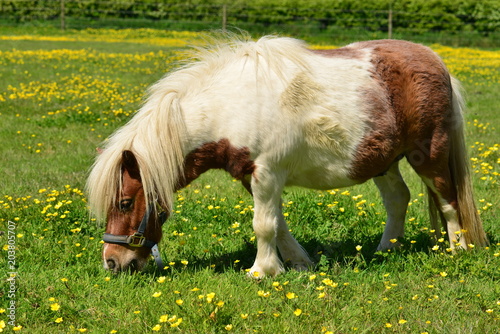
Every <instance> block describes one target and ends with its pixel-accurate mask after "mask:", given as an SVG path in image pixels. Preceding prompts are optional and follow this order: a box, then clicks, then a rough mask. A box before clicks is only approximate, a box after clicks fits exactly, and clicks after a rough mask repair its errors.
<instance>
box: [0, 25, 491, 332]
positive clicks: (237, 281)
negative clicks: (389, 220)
mask: <svg viewBox="0 0 500 334" xmlns="http://www.w3.org/2000/svg"><path fill="white" fill-rule="evenodd" d="M201 42H202V37H201V35H200V34H196V33H188V32H168V31H167V32H166V31H154V30H147V29H143V30H124V31H115V30H85V31H79V32H76V31H67V32H59V31H56V30H50V29H44V30H33V31H27V30H26V29H23V30H16V29H15V28H0V140H1V145H0V156H1V157H2V162H0V166H1V172H2V176H1V177H0V196H1V197H0V246H1V247H2V249H1V250H0V252H1V254H2V256H1V257H0V267H1V268H2V269H1V271H0V273H1V275H2V289H1V291H0V332H1V331H4V332H11V331H19V332H26V333H78V332H80V333H84V332H88V333H150V332H160V333H161V332H181V333H226V332H234V333H498V328H500V321H499V319H500V224H498V222H499V214H500V211H499V209H498V207H499V200H500V192H499V184H500V178H499V172H500V155H499V149H500V137H499V129H500V113H499V112H498V111H499V110H498V92H499V91H500V51H484V50H477V49H466V48H462V49H458V48H449V47H445V46H441V45H433V46H432V47H433V48H434V50H436V51H437V52H438V53H439V54H440V55H441V56H442V57H443V58H444V60H445V62H446V63H447V65H448V66H449V68H450V70H451V72H452V73H453V74H454V75H455V76H457V77H458V78H459V79H460V80H462V82H463V84H464V87H465V89H466V91H467V97H468V109H469V111H468V113H467V116H466V118H467V121H468V125H467V129H466V131H467V137H468V144H469V148H470V156H471V164H472V167H473V172H474V175H473V182H474V187H475V190H476V201H477V205H478V208H479V211H480V214H481V217H482V219H483V221H484V225H485V229H486V231H487V233H488V236H489V238H490V241H491V245H490V247H487V248H486V249H476V248H475V249H472V250H471V251H470V252H460V253H458V254H451V253H450V252H449V251H448V245H446V242H443V241H442V240H441V239H439V240H433V237H432V235H433V233H432V231H430V227H429V224H428V217H427V212H426V203H425V197H424V196H423V192H424V188H423V186H422V185H421V184H420V182H419V180H418V178H417V177H416V176H415V175H414V174H413V173H412V172H411V171H410V169H409V168H408V166H406V165H404V166H403V175H405V179H406V180H407V182H408V184H409V187H410V190H411V191H412V201H411V202H410V203H409V206H408V216H407V220H408V221H407V224H406V226H407V234H406V237H405V240H403V246H402V248H401V249H398V250H396V251H392V252H388V253H376V252H375V248H376V245H377V244H378V241H379V239H380V236H381V233H382V231H383V225H384V222H385V219H386V218H385V211H384V209H383V206H382V204H381V200H380V198H379V196H378V193H377V191H376V188H375V187H374V185H373V184H372V183H371V182H368V183H366V184H363V185H361V186H358V187H354V188H348V189H334V190H331V191H310V190H305V189H298V188H292V189H288V190H287V191H286V193H285V194H284V196H283V197H284V212H285V215H286V219H287V222H288V223H289V226H290V229H291V230H292V233H293V234H294V235H295V236H296V238H297V239H298V240H299V242H301V244H302V245H303V246H304V247H305V249H306V250H307V251H308V253H309V254H310V255H311V257H312V258H313V259H314V260H315V262H316V263H317V267H316V268H315V269H314V270H312V271H310V272H295V271H288V272H286V273H285V274H282V275H279V276H277V277H274V278H266V279H263V280H252V279H249V278H247V277H246V276H245V269H247V268H249V267H250V266H251V265H252V263H253V259H254V256H255V251H256V250H255V240H254V236H253V231H252V228H251V219H252V204H253V203H252V200H251V197H250V196H249V195H247V194H246V193H245V191H244V190H243V187H241V185H240V184H238V183H237V182H235V181H234V180H232V179H231V178H230V177H229V176H227V175H226V174H223V173H222V172H218V171H214V172H209V173H207V174H205V175H203V176H202V177H201V178H200V179H198V180H197V181H196V182H194V183H193V184H192V185H190V186H189V187H187V188H185V189H183V190H182V191H179V193H178V194H177V202H176V204H175V209H176V212H175V214H174V215H173V217H172V218H171V219H170V220H169V221H168V222H167V223H166V224H165V226H164V229H163V230H164V239H163V241H162V243H161V245H160V248H161V252H162V255H163V258H164V259H165V260H166V262H167V263H168V267H167V268H166V269H165V270H163V271H161V272H159V271H157V270H156V269H155V268H154V266H153V263H151V265H150V266H149V267H148V268H147V270H146V271H145V272H144V273H141V274H135V275H128V274H120V275H111V274H110V273H109V272H105V271H104V270H103V269H102V264H101V258H100V256H101V254H100V253H101V248H102V247H101V241H100V237H101V235H102V232H103V226H102V224H101V225H99V224H98V223H97V222H95V221H94V220H93V219H92V218H90V216H89V213H88V210H87V204H86V199H85V194H84V192H83V188H84V184H85V180H86V175H87V172H88V169H89V167H90V166H91V164H92V161H93V158H94V156H95V154H96V153H95V148H96V147H98V146H99V145H100V143H102V141H104V140H105V138H106V137H107V136H108V135H109V134H110V133H111V132H112V131H113V130H114V129H116V128H117V127H118V126H120V125H122V124H123V123H124V122H125V121H126V120H127V119H129V117H130V116H131V115H132V114H133V113H134V111H135V110H136V109H137V108H138V107H139V106H140V103H141V100H142V98H143V94H144V92H145V90H146V88H147V86H148V85H150V84H152V83H153V82H155V81H156V80H158V79H159V78H160V77H161V76H162V75H163V74H164V73H165V72H166V71H168V70H169V69H171V68H173V67H174V66H175V64H176V62H178V61H180V60H182V59H183V57H185V56H184V55H183V52H182V50H183V49H184V48H185V47H186V45H188V44H197V43H201ZM444 239H447V238H444ZM434 244H436V245H437V246H439V247H434Z"/></svg>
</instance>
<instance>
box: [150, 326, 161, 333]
mask: <svg viewBox="0 0 500 334" xmlns="http://www.w3.org/2000/svg"><path fill="white" fill-rule="evenodd" d="M151 329H152V330H153V331H155V332H158V331H159V330H160V329H161V325H155V326H154V327H153V328H151Z"/></svg>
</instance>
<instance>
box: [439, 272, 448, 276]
mask: <svg viewBox="0 0 500 334" xmlns="http://www.w3.org/2000/svg"><path fill="white" fill-rule="evenodd" d="M439 275H441V277H446V276H448V274H447V273H446V271H442V272H440V273H439Z"/></svg>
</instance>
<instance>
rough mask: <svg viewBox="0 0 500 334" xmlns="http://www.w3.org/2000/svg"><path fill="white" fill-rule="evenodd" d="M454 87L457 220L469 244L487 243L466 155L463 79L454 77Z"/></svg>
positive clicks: (452, 160) (452, 152) (452, 153)
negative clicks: (461, 83)
mask: <svg viewBox="0 0 500 334" xmlns="http://www.w3.org/2000/svg"><path fill="white" fill-rule="evenodd" d="M451 84H452V90H453V116H452V118H453V121H452V124H451V132H450V143H451V145H450V159H449V168H450V171H451V177H452V181H453V184H454V185H455V187H456V191H457V201H458V203H457V206H458V222H459V224H460V227H461V229H462V230H464V232H463V237H464V238H465V241H466V243H467V245H469V244H473V245H475V246H486V245H487V244H488V239H487V237H486V234H485V232H484V229H483V224H482V222H481V218H480V217H479V214H478V211H477V208H476V204H475V201H474V194H473V191H472V180H471V173H470V167H469V164H470V161H469V158H468V154H467V146H466V143H465V136H464V119H463V110H464V106H465V103H464V99H463V97H462V93H461V90H462V87H461V85H460V82H459V81H458V80H457V79H455V78H453V77H452V78H451Z"/></svg>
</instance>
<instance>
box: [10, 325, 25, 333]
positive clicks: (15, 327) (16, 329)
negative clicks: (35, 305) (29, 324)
mask: <svg viewBox="0 0 500 334" xmlns="http://www.w3.org/2000/svg"><path fill="white" fill-rule="evenodd" d="M22 328H23V326H21V325H19V326H14V327H12V330H13V331H15V332H17V331H20V330H21V329H22Z"/></svg>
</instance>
